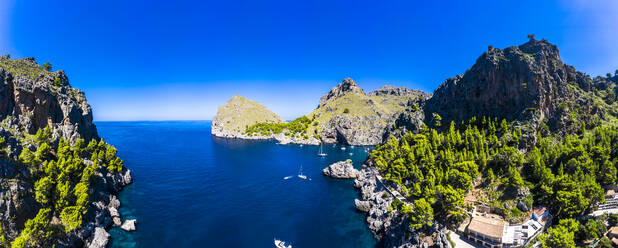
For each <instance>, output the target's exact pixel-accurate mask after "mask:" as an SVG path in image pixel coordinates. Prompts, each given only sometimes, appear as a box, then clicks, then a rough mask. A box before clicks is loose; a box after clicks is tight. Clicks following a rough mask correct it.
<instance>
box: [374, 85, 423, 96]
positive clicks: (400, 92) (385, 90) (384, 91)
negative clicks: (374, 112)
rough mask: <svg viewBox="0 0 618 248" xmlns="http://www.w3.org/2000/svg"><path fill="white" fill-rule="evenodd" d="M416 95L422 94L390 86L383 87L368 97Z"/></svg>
mask: <svg viewBox="0 0 618 248" xmlns="http://www.w3.org/2000/svg"><path fill="white" fill-rule="evenodd" d="M418 94H423V92H422V91H418V90H411V89H408V88H406V87H395V86H392V85H384V86H382V87H380V88H378V89H377V90H374V91H372V92H370V93H369V95H370V96H387V95H391V96H410V95H418Z"/></svg>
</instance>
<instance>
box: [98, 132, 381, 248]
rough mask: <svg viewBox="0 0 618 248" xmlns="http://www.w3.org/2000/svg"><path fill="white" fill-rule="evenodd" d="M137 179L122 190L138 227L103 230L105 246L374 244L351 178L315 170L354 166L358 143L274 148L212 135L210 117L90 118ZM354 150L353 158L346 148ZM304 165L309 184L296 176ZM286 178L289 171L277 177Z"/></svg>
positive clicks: (125, 208)
mask: <svg viewBox="0 0 618 248" xmlns="http://www.w3.org/2000/svg"><path fill="white" fill-rule="evenodd" d="M96 124H97V126H98V129H99V134H100V136H101V137H103V138H104V139H105V140H106V141H108V142H109V143H111V144H113V145H114V146H116V148H118V150H119V153H118V155H119V156H120V157H121V158H122V159H124V161H125V165H126V166H127V167H128V168H130V169H131V171H132V174H133V179H134V183H133V184H131V185H130V186H128V187H126V188H125V189H124V190H123V191H122V192H121V194H120V200H121V202H122V206H121V208H120V212H121V214H122V216H123V218H137V220H138V224H137V231H135V232H131V233H128V232H124V231H122V230H121V229H119V228H113V229H112V230H111V231H110V234H111V235H112V239H113V241H112V247H274V245H273V239H274V238H277V239H281V240H284V241H287V242H288V243H291V244H292V245H293V246H294V248H299V247H373V246H374V245H375V242H376V241H375V240H374V238H373V237H372V235H371V233H370V231H369V229H368V228H367V225H366V224H365V221H364V219H365V217H364V215H363V214H361V213H358V212H356V211H355V209H354V198H356V197H358V195H357V193H356V192H355V191H354V188H353V186H352V185H353V181H352V180H336V179H331V178H326V177H324V176H323V175H322V172H321V171H322V169H323V168H324V167H326V166H328V165H329V164H330V163H334V162H336V161H340V160H345V159H348V158H350V159H352V160H353V161H354V164H355V166H356V167H357V168H358V167H360V166H361V164H362V162H363V161H364V160H365V158H366V157H367V152H366V151H365V147H354V148H350V147H348V149H347V150H346V151H342V150H341V149H340V147H339V146H333V145H328V146H324V151H325V152H326V153H328V157H326V158H320V157H317V156H316V154H317V153H318V147H317V146H298V145H277V144H276V143H275V142H274V141H246V140H233V139H222V138H216V137H212V136H211V135H210V124H211V123H210V122H209V121H173V122H97V123H96ZM350 153H352V154H350ZM301 165H302V168H303V173H304V174H305V175H307V176H308V178H309V179H311V180H302V179H300V178H298V177H296V175H297V174H298V171H299V167H300V166H301ZM286 176H293V177H292V178H290V179H288V180H284V177H286Z"/></svg>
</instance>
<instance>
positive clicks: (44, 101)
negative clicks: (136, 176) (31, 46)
mask: <svg viewBox="0 0 618 248" xmlns="http://www.w3.org/2000/svg"><path fill="white" fill-rule="evenodd" d="M0 119H2V121H1V122H0V148H1V149H0V150H1V151H0V174H1V176H2V178H1V179H0V184H1V190H0V225H1V229H0V230H1V231H0V246H3V247H4V246H8V245H10V246H12V247H51V246H56V247H83V246H88V245H90V244H94V245H92V246H91V247H98V246H97V244H98V243H101V244H103V245H105V244H107V238H108V236H109V235H108V234H107V232H106V231H105V229H106V228H109V227H110V226H111V222H112V216H111V215H110V210H111V209H116V208H118V207H119V206H120V202H119V201H118V199H117V198H116V195H117V193H118V192H119V191H120V190H121V189H122V188H123V187H124V186H125V185H127V184H129V183H131V175H130V171H129V170H127V169H126V168H124V166H123V163H122V160H120V159H119V158H117V157H116V149H115V148H113V147H112V146H110V145H108V144H106V143H105V142H104V141H102V140H100V138H99V136H98V134H97V129H96V126H95V125H94V124H93V123H92V111H91V108H90V106H89V105H88V103H87V102H86V97H85V95H84V93H83V92H82V91H80V90H78V89H74V88H72V87H71V85H70V84H69V81H68V78H67V77H66V75H65V73H64V72H63V71H55V72H54V71H51V69H45V68H43V67H42V66H40V65H39V64H37V63H36V62H35V60H34V59H33V58H24V59H17V60H11V59H10V58H8V56H4V57H2V58H0ZM86 144H88V146H87V147H86ZM95 153H97V154H95ZM93 154H94V155H93ZM116 217H117V218H119V216H116ZM95 229H96V230H97V231H96V232H95ZM97 233H98V234H99V235H98V237H95V236H96V235H95V234H97ZM95 239H96V241H95Z"/></svg>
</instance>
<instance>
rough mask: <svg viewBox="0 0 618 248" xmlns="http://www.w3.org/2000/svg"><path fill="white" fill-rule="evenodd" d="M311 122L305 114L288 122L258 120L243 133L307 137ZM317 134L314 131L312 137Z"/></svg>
mask: <svg viewBox="0 0 618 248" xmlns="http://www.w3.org/2000/svg"><path fill="white" fill-rule="evenodd" d="M312 123H313V124H314V125H315V124H317V123H316V122H312V120H310V119H309V118H307V116H301V117H298V118H296V119H294V120H293V121H290V122H282V123H273V122H258V123H255V124H253V125H251V126H248V127H247V128H246V129H245V134H247V135H249V136H254V135H262V136H270V135H273V134H280V133H284V134H285V135H286V136H291V137H295V138H302V139H305V140H306V139H309V134H308V132H307V129H308V127H309V125H310V124H312ZM315 136H317V135H316V134H315V133H314V134H313V137H315Z"/></svg>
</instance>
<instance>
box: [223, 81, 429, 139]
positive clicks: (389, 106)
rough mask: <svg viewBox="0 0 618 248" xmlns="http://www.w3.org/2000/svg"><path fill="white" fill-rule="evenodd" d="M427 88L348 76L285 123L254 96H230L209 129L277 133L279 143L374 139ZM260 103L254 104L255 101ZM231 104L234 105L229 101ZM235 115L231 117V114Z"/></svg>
mask: <svg viewBox="0 0 618 248" xmlns="http://www.w3.org/2000/svg"><path fill="white" fill-rule="evenodd" d="M428 97H429V95H428V94H426V93H424V92H422V91H418V90H410V89H408V88H405V87H402V88H397V87H393V86H384V87H382V88H380V89H377V90H375V91H373V92H371V93H369V94H365V92H364V90H363V89H362V88H360V87H358V85H357V84H356V82H354V80H352V79H350V78H346V79H345V80H343V82H341V83H340V84H338V85H337V86H335V87H333V88H332V89H331V90H330V91H329V92H328V93H327V94H325V95H324V96H322V98H321V99H320V102H319V104H318V107H317V108H316V109H315V110H314V111H312V112H311V113H309V114H308V115H306V116H302V117H299V118H297V119H295V120H293V121H291V122H289V123H284V122H283V121H281V120H280V119H281V118H279V117H278V116H277V115H275V114H274V113H272V112H271V111H269V110H267V109H266V108H263V106H261V105H259V104H258V103H256V102H253V101H250V100H245V101H244V102H243V103H248V102H250V103H251V104H239V102H240V101H239V99H244V98H242V97H239V96H234V97H233V98H232V99H231V100H230V101H229V102H228V103H227V104H225V105H223V106H221V107H220V108H219V112H217V115H216V116H215V118H214V119H213V129H212V134H213V135H214V136H218V137H226V138H241V139H277V140H279V141H280V142H281V143H296V144H313V145H317V144H320V143H340V144H346V145H377V144H380V143H382V142H383V141H384V140H385V138H386V137H388V135H387V134H388V130H389V128H390V127H392V126H393V124H394V123H395V121H396V119H397V117H398V116H399V115H400V114H401V113H402V112H403V111H404V110H405V109H408V108H410V109H418V108H419V106H420V104H421V102H422V101H424V100H426V99H427V98H428ZM256 104H257V105H259V107H256V106H257V105H256ZM232 105H233V107H232ZM230 116H234V117H235V119H233V118H230Z"/></svg>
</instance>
